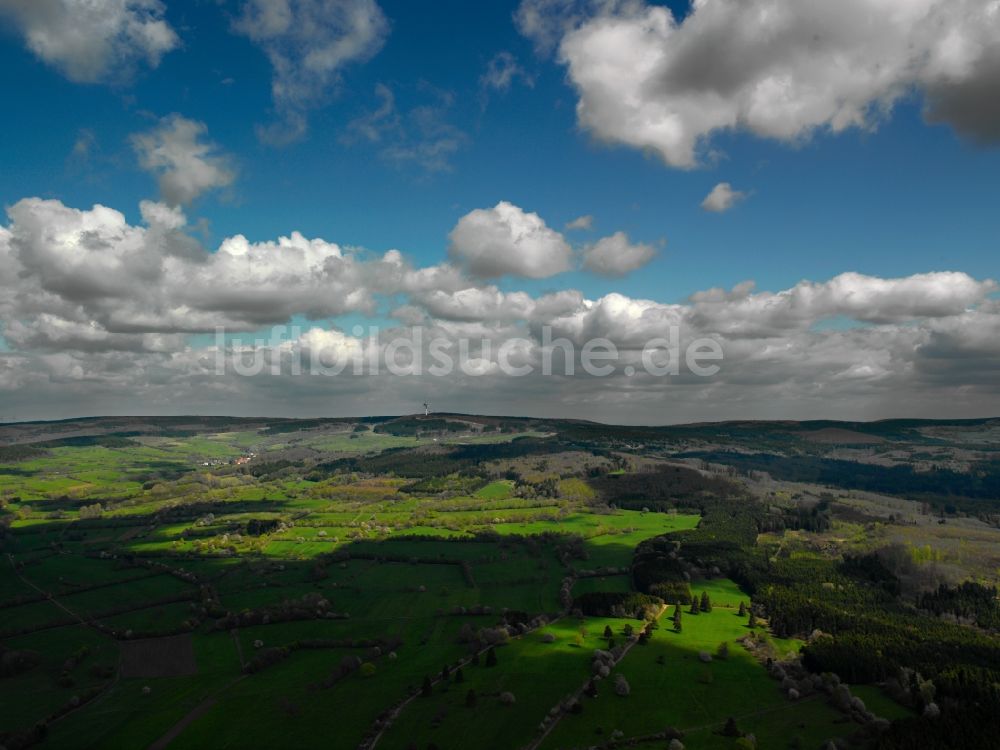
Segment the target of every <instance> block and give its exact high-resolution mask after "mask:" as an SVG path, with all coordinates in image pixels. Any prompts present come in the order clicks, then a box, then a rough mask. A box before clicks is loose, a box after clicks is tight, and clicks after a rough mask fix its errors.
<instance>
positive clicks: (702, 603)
mask: <svg viewBox="0 0 1000 750" xmlns="http://www.w3.org/2000/svg"><path fill="white" fill-rule="evenodd" d="M689 611H690V612H691V614H692V615H696V614H698V613H699V612H711V611H712V600H711V599H710V598H709V596H708V592H707V591H702V592H701V598H700V599H699V598H698V597H696V596H693V597H691V609H690V610H689Z"/></svg>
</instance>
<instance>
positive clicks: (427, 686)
mask: <svg viewBox="0 0 1000 750" xmlns="http://www.w3.org/2000/svg"><path fill="white" fill-rule="evenodd" d="M433 692H434V686H433V685H432V684H431V678H430V677H428V676H427V675H424V683H423V685H421V687H420V694H421V695H422V696H424V697H425V698H427V697H428V696H430V695H431V694H432V693H433Z"/></svg>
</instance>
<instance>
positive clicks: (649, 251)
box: [583, 232, 656, 276]
mask: <svg viewBox="0 0 1000 750" xmlns="http://www.w3.org/2000/svg"><path fill="white" fill-rule="evenodd" d="M655 255H656V250H654V249H653V246H652V245H647V244H645V243H642V242H637V243H634V244H633V243H631V242H629V239H628V235H627V234H625V232H615V233H614V234H612V235H610V236H608V237H602V238H601V239H599V240H598V241H597V242H595V243H594V244H593V245H589V246H587V247H586V248H584V251H583V266H584V268H586V269H587V270H588V271H593V272H594V273H596V274H599V275H600V276H624V275H625V274H627V273H631V272H632V271H635V270H637V269H639V268H642V267H643V266H644V265H646V264H647V263H649V261H651V260H652V259H653V257H654V256H655Z"/></svg>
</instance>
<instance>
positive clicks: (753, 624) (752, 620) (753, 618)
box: [747, 609, 757, 628]
mask: <svg viewBox="0 0 1000 750" xmlns="http://www.w3.org/2000/svg"><path fill="white" fill-rule="evenodd" d="M747 625H749V626H750V627H751V628H755V627H757V614H756V613H755V612H754V611H753V610H752V609H751V610H750V619H749V620H748V621H747Z"/></svg>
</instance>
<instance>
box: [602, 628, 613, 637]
mask: <svg viewBox="0 0 1000 750" xmlns="http://www.w3.org/2000/svg"><path fill="white" fill-rule="evenodd" d="M613 635H614V633H613V632H612V631H611V626H610V625H605V626H604V637H605V638H611V637H612V636H613Z"/></svg>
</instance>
